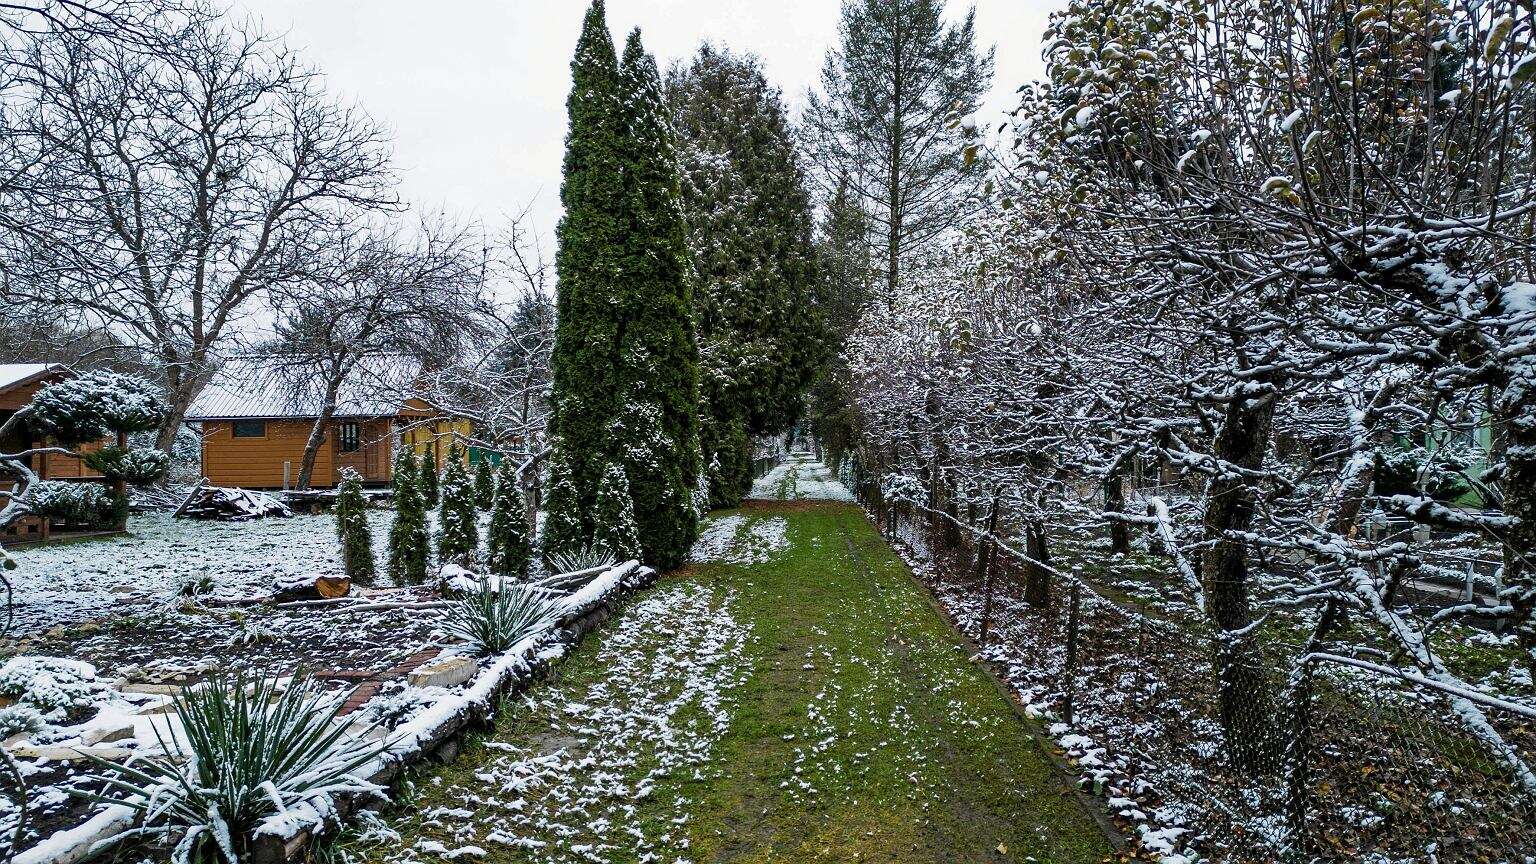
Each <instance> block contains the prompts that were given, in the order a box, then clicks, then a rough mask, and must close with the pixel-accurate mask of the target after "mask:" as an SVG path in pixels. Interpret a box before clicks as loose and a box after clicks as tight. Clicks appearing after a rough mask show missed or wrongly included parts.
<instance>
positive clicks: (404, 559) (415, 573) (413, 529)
mask: <svg viewBox="0 0 1536 864" xmlns="http://www.w3.org/2000/svg"><path fill="white" fill-rule="evenodd" d="M420 482H421V476H420V470H419V469H418V468H417V466H416V460H415V459H414V458H412V456H411V451H410V448H408V447H403V448H401V450H400V455H398V456H397V457H395V477H394V489H395V520H394V523H393V524H392V525H390V528H389V575H390V578H392V579H394V580H395V581H396V582H398V583H400V584H402V585H420V584H421V583H423V582H425V581H427V564H428V562H427V559H428V557H430V555H431V554H432V553H431V549H432V541H431V538H429V537H428V536H427V505H426V502H425V501H424V500H422V497H421V487H420V485H419V484H420Z"/></svg>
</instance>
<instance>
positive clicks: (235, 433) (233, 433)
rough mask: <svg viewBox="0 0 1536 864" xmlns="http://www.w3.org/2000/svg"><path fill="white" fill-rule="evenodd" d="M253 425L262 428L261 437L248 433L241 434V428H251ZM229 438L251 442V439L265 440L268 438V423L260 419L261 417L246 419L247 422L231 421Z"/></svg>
mask: <svg viewBox="0 0 1536 864" xmlns="http://www.w3.org/2000/svg"><path fill="white" fill-rule="evenodd" d="M253 424H254V425H256V426H259V427H260V429H261V434H259V435H251V434H248V433H247V434H242V433H241V432H240V427H241V426H246V427H249V426H251V425H253ZM229 437H231V438H239V439H242V440H250V439H253V438H255V439H260V438H265V437H267V421H266V420H265V419H263V418H259V417H253V418H250V419H246V420H231V421H229Z"/></svg>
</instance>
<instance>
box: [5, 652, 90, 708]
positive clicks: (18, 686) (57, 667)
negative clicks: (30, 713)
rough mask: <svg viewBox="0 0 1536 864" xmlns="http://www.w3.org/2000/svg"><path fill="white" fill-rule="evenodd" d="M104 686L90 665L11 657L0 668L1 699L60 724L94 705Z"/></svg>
mask: <svg viewBox="0 0 1536 864" xmlns="http://www.w3.org/2000/svg"><path fill="white" fill-rule="evenodd" d="M102 690H103V685H101V684H100V683H98V682H97V681H96V671H95V670H94V669H92V668H91V667H90V666H89V665H88V664H85V663H80V662H78V661H74V660H64V659H60V658H56V657H12V658H11V659H10V660H7V661H6V663H5V665H4V666H0V696H8V697H10V698H11V699H14V700H16V704H17V705H18V706H26V707H29V708H32V709H34V710H36V711H37V712H38V713H39V714H40V715H42V718H43V719H46V720H49V721H53V722H58V721H62V720H64V719H65V718H67V717H68V716H70V715H71V714H75V713H77V712H79V711H80V710H82V709H85V708H89V707H91V705H93V704H94V703H95V701H96V699H97V697H98V695H99V694H100V693H101V692H102Z"/></svg>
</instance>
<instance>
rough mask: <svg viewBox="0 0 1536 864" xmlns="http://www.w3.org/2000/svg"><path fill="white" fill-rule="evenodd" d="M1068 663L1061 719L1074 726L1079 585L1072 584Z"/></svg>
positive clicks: (1068, 615)
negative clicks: (1073, 710) (1073, 703)
mask: <svg viewBox="0 0 1536 864" xmlns="http://www.w3.org/2000/svg"><path fill="white" fill-rule="evenodd" d="M1067 598H1068V599H1067V662H1066V668H1065V669H1064V670H1062V671H1063V675H1064V676H1065V678H1066V681H1065V682H1064V683H1063V684H1062V688H1061V689H1062V700H1061V719H1062V722H1063V723H1066V724H1067V725H1068V726H1071V725H1072V702H1073V695H1074V693H1075V691H1076V690H1077V606H1078V584H1077V581H1076V580H1073V582H1072V589H1071V591H1069V592H1068V594H1067Z"/></svg>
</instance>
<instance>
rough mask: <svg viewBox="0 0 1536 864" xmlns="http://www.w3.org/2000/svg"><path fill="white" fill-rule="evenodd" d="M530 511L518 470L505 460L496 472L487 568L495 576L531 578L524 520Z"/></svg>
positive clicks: (528, 547)
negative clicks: (529, 575) (528, 510)
mask: <svg viewBox="0 0 1536 864" xmlns="http://www.w3.org/2000/svg"><path fill="white" fill-rule="evenodd" d="M526 509H527V508H526V501H525V500H524V498H523V487H522V484H521V483H519V482H518V478H517V469H516V468H514V467H513V466H512V461H511V460H510V459H504V460H502V463H501V466H500V468H499V469H497V471H496V494H495V501H494V503H493V504H492V506H491V524H490V527H489V528H488V529H487V533H488V534H489V536H488V537H487V538H486V553H487V559H488V561H487V564H488V566H489V568H490V571H491V572H492V573H496V574H498V575H501V576H510V577H512V578H515V579H522V578H524V577H525V576H527V575H528V560H529V557H530V556H531V549H530V546H529V543H528V526H527V522H526V520H525V519H524V512H525V510H526Z"/></svg>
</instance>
